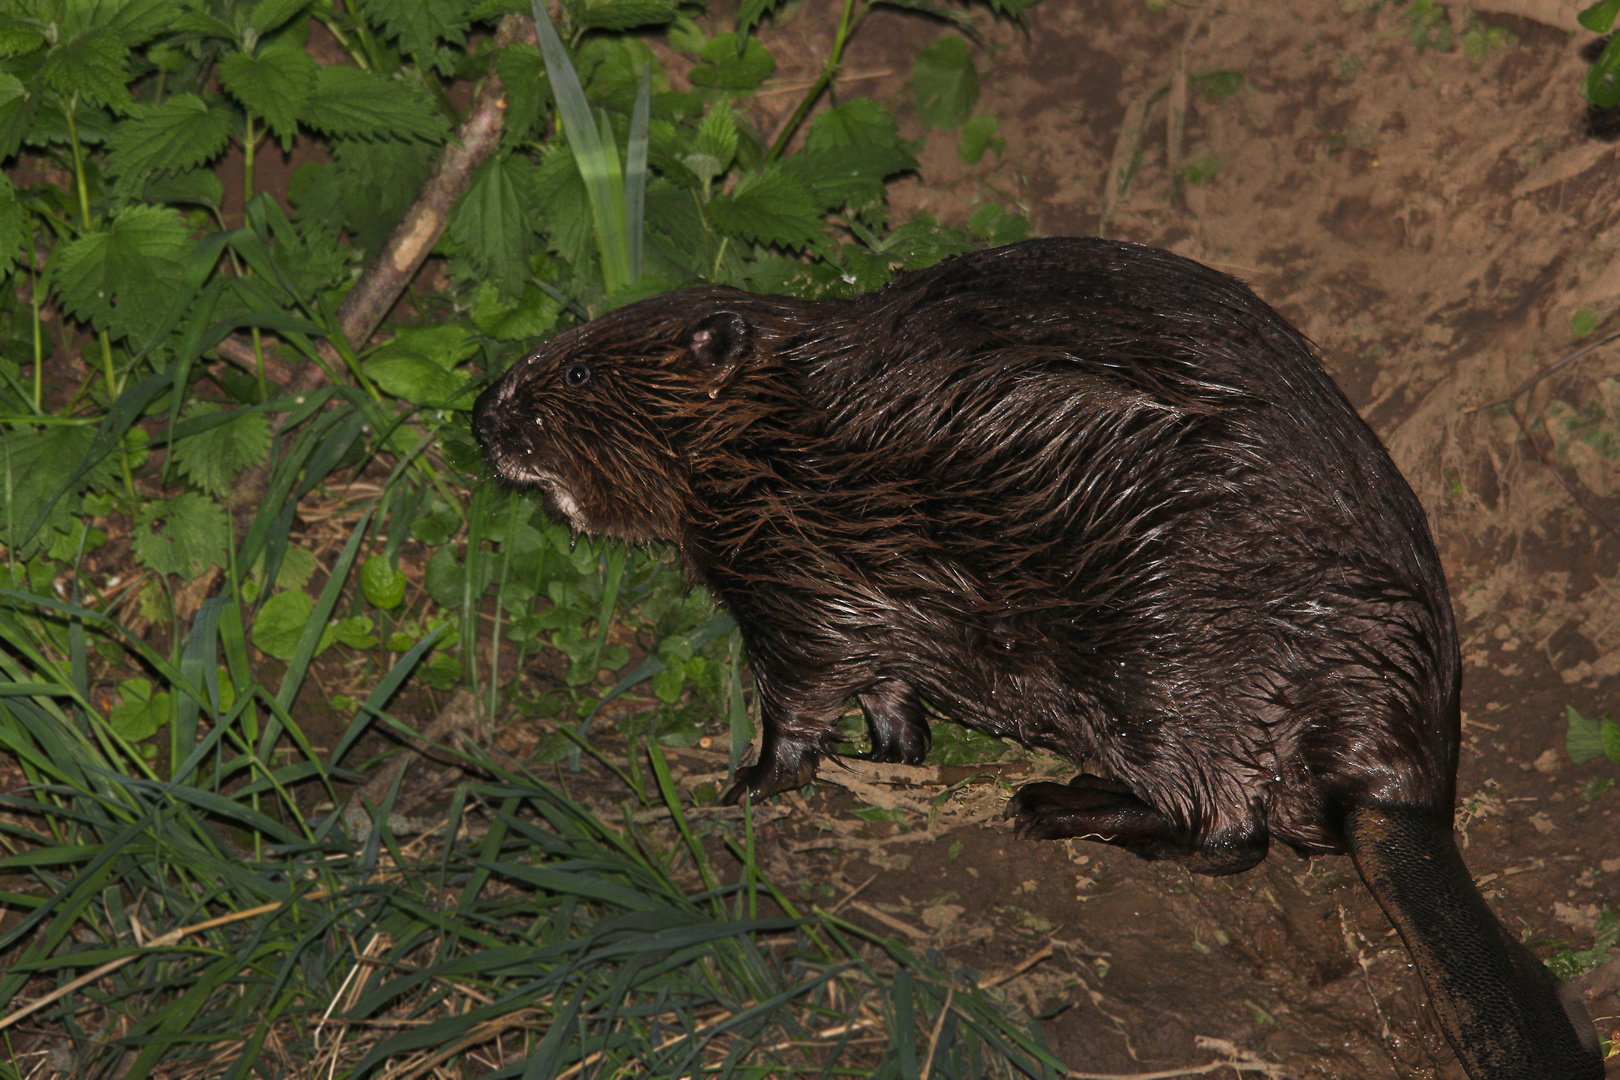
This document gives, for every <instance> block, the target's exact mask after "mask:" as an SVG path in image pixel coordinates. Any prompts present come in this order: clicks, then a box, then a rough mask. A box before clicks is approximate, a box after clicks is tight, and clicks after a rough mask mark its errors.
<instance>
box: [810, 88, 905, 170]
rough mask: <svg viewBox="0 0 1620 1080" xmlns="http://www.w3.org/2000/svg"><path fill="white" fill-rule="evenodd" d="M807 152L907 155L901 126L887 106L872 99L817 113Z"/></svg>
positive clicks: (847, 102) (812, 122) (811, 128)
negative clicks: (900, 133)
mask: <svg viewBox="0 0 1620 1080" xmlns="http://www.w3.org/2000/svg"><path fill="white" fill-rule="evenodd" d="M804 148H805V149H806V150H839V149H844V148H853V149H857V150H866V151H875V152H878V153H882V154H892V153H894V152H895V151H900V152H903V153H906V154H907V155H908V156H909V154H910V151H909V150H907V148H906V146H905V144H904V143H903V142H902V141H901V139H900V135H899V125H898V123H897V121H896V120H895V118H894V113H892V112H890V111H889V108H888V106H887V105H884V104H883V103H882V102H881V101H874V100H873V99H871V98H856V99H854V100H853V101H846V102H844V103H843V104H842V105H835V106H833V107H832V108H830V109H823V110H822V111H821V112H818V113H817V114H816V115H815V116H814V117H813V118H812V119H811V121H810V130H809V131H807V132H805V136H804Z"/></svg>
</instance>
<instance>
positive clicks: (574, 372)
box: [563, 364, 591, 386]
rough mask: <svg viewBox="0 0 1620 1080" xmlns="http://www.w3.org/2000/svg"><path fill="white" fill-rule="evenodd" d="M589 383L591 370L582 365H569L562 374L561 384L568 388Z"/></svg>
mask: <svg viewBox="0 0 1620 1080" xmlns="http://www.w3.org/2000/svg"><path fill="white" fill-rule="evenodd" d="M590 381H591V369H590V368H589V367H587V366H586V365H584V364H569V365H568V370H567V371H565V372H563V382H565V383H567V384H568V385H569V386H584V385H585V384H586V383H588V382H590Z"/></svg>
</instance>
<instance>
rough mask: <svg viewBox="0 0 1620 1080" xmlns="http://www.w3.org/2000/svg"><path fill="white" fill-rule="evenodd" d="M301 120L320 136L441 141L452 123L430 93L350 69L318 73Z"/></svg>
mask: <svg viewBox="0 0 1620 1080" xmlns="http://www.w3.org/2000/svg"><path fill="white" fill-rule="evenodd" d="M299 119H300V120H302V121H303V122H304V123H306V124H308V125H309V126H310V127H312V128H315V129H316V130H317V131H322V132H325V133H326V134H328V135H334V136H338V137H345V138H353V139H408V138H417V139H424V140H426V141H428V142H432V143H437V142H441V141H442V140H443V139H444V137H445V135H446V134H447V132H448V131H449V122H448V121H447V120H446V119H445V117H444V114H443V113H441V112H440V111H439V110H438V109H437V108H436V107H435V106H434V104H433V100H432V99H431V98H429V97H428V95H427V93H426V91H424V90H422V88H421V87H419V86H417V85H415V84H414V83H409V82H406V81H404V80H403V79H389V78H384V77H383V76H381V75H373V74H371V73H370V72H368V71H361V70H360V69H359V68H356V67H348V66H347V65H342V64H338V65H334V66H331V67H323V68H320V69H319V70H318V71H317V72H316V73H315V91H314V93H313V94H312V95H311V97H310V99H309V101H308V102H307V103H306V104H305V106H304V111H303V113H302V114H301V115H300V116H299Z"/></svg>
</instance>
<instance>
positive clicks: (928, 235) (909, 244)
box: [880, 214, 974, 270]
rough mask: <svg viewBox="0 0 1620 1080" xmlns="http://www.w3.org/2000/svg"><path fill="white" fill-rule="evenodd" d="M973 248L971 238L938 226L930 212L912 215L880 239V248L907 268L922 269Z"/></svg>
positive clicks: (949, 227) (960, 231)
mask: <svg viewBox="0 0 1620 1080" xmlns="http://www.w3.org/2000/svg"><path fill="white" fill-rule="evenodd" d="M973 248H974V243H973V238H972V237H970V236H969V235H968V234H967V233H965V232H963V231H962V230H961V229H957V228H953V227H951V226H949V225H941V224H940V223H939V222H938V221H936V220H934V218H933V216H932V215H931V214H914V215H912V217H911V219H910V220H909V221H907V222H906V223H905V224H904V225H901V226H900V227H899V228H897V229H895V230H894V231H893V232H891V233H890V234H889V235H888V236H886V237H884V238H883V244H882V246H881V248H880V250H881V251H883V252H884V253H885V254H887V255H890V256H892V257H894V258H897V259H899V260H900V263H901V265H902V266H903V267H904V268H905V269H907V270H925V269H927V268H928V267H930V266H933V265H934V264H935V263H938V262H940V261H941V260H943V259H948V258H950V257H951V256H952V255H961V254H963V253H965V252H969V251H972V250H973Z"/></svg>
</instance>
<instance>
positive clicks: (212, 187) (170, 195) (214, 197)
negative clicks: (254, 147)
mask: <svg viewBox="0 0 1620 1080" xmlns="http://www.w3.org/2000/svg"><path fill="white" fill-rule="evenodd" d="M144 195H145V198H146V201H147V202H156V203H170V204H172V205H179V206H211V207H213V208H214V209H216V210H217V209H218V208H219V207H220V205H221V204H222V203H223V202H224V201H225V185H224V184H223V183H221V182H220V179H219V177H218V176H216V175H215V174H214V173H212V172H210V171H209V170H207V169H193V170H192V171H191V172H186V173H181V174H180V175H178V176H159V177H154V178H153V179H152V180H150V181H149V182H148V183H147V185H146V191H145V192H144Z"/></svg>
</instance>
